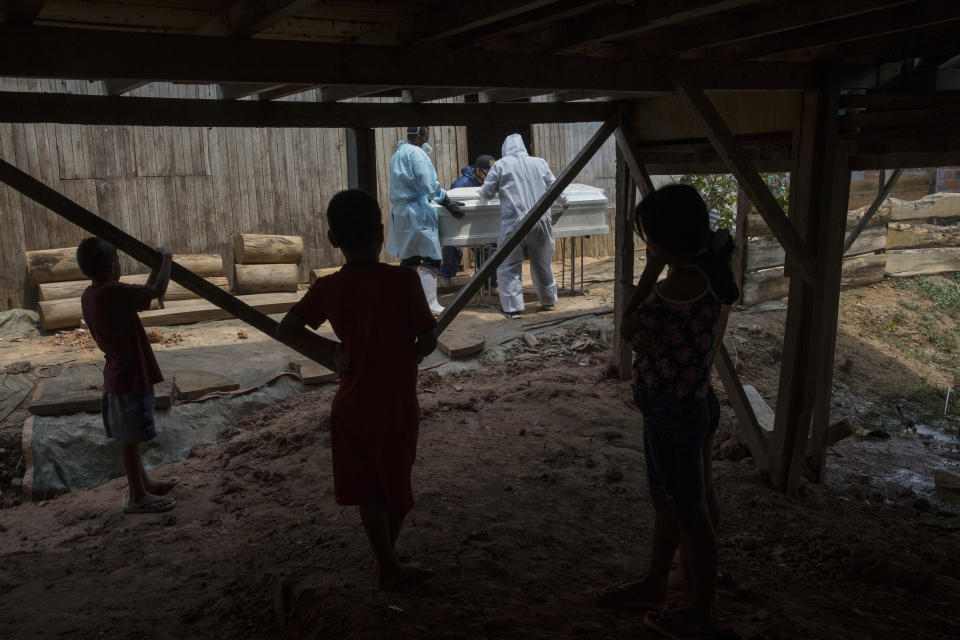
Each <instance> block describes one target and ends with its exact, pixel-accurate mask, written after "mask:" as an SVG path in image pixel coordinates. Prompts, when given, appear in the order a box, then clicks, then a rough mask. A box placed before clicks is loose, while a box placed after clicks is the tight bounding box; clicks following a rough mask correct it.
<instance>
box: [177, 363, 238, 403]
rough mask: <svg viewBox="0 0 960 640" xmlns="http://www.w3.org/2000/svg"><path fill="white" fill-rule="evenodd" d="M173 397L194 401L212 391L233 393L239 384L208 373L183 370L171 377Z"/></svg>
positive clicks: (217, 374)
mask: <svg viewBox="0 0 960 640" xmlns="http://www.w3.org/2000/svg"><path fill="white" fill-rule="evenodd" d="M172 378H173V389H174V395H175V396H176V397H177V399H178V400H181V401H187V400H195V399H197V398H199V397H200V396H204V395H206V394H208V393H213V392H214V391H235V390H236V389H239V388H240V385H239V383H237V382H234V381H233V380H231V379H230V378H228V377H226V376H223V375H220V374H219V373H213V372H210V371H195V370H183V371H175V372H174V373H173V375H172Z"/></svg>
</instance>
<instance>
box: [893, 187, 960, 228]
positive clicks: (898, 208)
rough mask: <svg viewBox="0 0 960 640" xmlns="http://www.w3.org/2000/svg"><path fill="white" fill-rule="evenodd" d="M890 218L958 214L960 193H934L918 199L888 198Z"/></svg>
mask: <svg viewBox="0 0 960 640" xmlns="http://www.w3.org/2000/svg"><path fill="white" fill-rule="evenodd" d="M889 203H890V209H891V210H890V220H891V221H894V222H901V221H904V220H924V219H927V218H953V217H956V216H960V193H934V194H932V195H929V196H924V197H923V198H921V199H919V200H912V201H905V200H899V199H897V198H890V200H889Z"/></svg>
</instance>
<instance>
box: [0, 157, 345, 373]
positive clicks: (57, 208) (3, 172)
mask: <svg viewBox="0 0 960 640" xmlns="http://www.w3.org/2000/svg"><path fill="white" fill-rule="evenodd" d="M0 181H2V182H4V183H6V184H8V185H10V186H11V187H13V188H14V189H16V190H17V191H20V192H21V193H22V194H24V195H26V196H27V197H30V198H32V199H33V200H35V201H37V202H38V203H40V204H42V205H44V206H45V207H47V208H49V209H51V210H52V211H54V213H57V214H58V215H60V216H63V217H64V218H67V219H68V220H70V221H71V222H73V223H74V224H77V225H78V226H80V227H82V228H84V229H85V230H86V231H88V232H89V233H91V234H94V235H97V236H99V237H101V238H103V239H105V240H107V241H108V242H111V243H112V244H113V245H114V246H116V247H117V248H118V249H120V250H122V251H125V252H126V253H128V254H129V255H130V256H131V257H133V258H134V259H136V260H139V261H140V262H142V263H144V264H146V265H147V266H149V267H151V268H159V266H160V262H161V256H160V254H159V253H158V252H157V251H156V250H154V249H152V248H150V247H148V246H147V245H145V244H143V243H142V242H140V241H139V240H137V239H136V238H133V237H132V236H130V235H128V234H127V233H124V232H123V231H121V230H120V229H117V228H116V227H114V226H113V225H111V224H109V223H108V222H106V221H104V220H102V219H101V218H98V217H97V216H96V215H94V214H92V213H90V212H89V211H87V210H86V209H84V208H83V207H81V206H79V205H78V204H76V203H75V202H73V201H71V200H69V199H67V198H65V197H64V196H62V195H61V194H59V193H57V192H56V191H54V190H53V189H51V188H50V187H48V186H46V185H44V184H43V183H41V182H39V181H37V180H35V179H34V178H31V177H30V176H29V175H27V174H25V173H24V172H22V171H20V170H19V169H17V168H16V167H14V166H13V165H11V164H10V163H8V162H5V161H3V160H0ZM171 279H172V280H173V281H174V282H177V283H179V284H182V285H183V286H184V287H186V288H187V289H190V290H191V291H194V292H195V293H197V294H198V295H200V296H201V297H203V298H205V299H207V300H210V301H211V302H212V303H214V304H216V305H218V306H219V307H220V308H222V309H224V310H225V311H226V312H227V313H228V314H232V315H235V316H236V317H237V318H239V319H241V320H243V321H244V322H246V323H247V324H249V325H251V326H253V327H255V328H257V329H259V330H261V331H263V332H264V333H266V334H267V335H268V336H270V337H274V338H275V337H276V334H277V327H278V323H277V321H275V320H273V319H272V318H270V317H268V316H266V315H265V313H264V312H262V311H261V310H257V309H255V308H253V307H252V306H251V305H249V304H247V303H246V302H244V301H243V300H240V299H238V298H235V297H233V296H231V295H230V294H229V293H227V292H225V291H223V290H222V289H220V288H219V287H216V286H215V285H213V284H211V283H209V282H207V281H206V280H204V279H203V278H202V277H200V276H198V275H196V274H194V273H191V272H190V271H188V270H187V269H185V268H184V267H183V266H181V265H180V264H178V263H177V262H176V261H174V263H173V267H172V269H171ZM270 295H283V294H270ZM288 295H293V296H296V294H288ZM274 301H275V303H274V304H267V303H266V301H264V302H263V303H262V304H263V305H265V306H264V307H261V309H263V308H266V309H271V310H269V311H266V313H278V312H280V311H285V310H286V309H287V308H289V306H287V307H286V308H284V307H283V305H282V304H280V300H279V299H274ZM291 304H292V303H291ZM273 309H275V310H273ZM304 355H306V356H308V357H313V355H314V354H304ZM321 364H324V365H326V366H330V365H332V364H333V363H332V362H329V363H328V362H321Z"/></svg>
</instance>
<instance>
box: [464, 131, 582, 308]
mask: <svg viewBox="0 0 960 640" xmlns="http://www.w3.org/2000/svg"><path fill="white" fill-rule="evenodd" d="M555 180H556V178H555V177H554V175H553V172H551V171H550V167H549V166H548V165H547V162H546V160H544V159H543V158H536V157H533V156H530V155H528V154H527V148H526V147H525V146H524V144H523V138H522V137H520V134H517V133H514V134H512V135H509V136H507V139H506V140H505V141H504V143H503V157H502V158H500V159H499V160H497V161H496V162H495V163H493V166H492V167H490V171H489V172H488V173H487V177H486V179H485V180H484V182H483V186H482V187H480V199H481V200H492V199H493V198H495V197H497V196H498V195H499V197H500V239H499V242H498V244H499V245H500V246H503V243H504V241H505V240H506V239H507V237H508V236H509V235H510V234H511V233H512V232H513V231H514V229H516V228H517V227H519V226H520V223H521V222H522V221H523V219H524V217H525V216H526V215H527V213H529V211H530V210H531V209H533V206H534V205H535V204H536V203H537V200H539V199H540V196H542V195H543V194H544V192H545V191H546V190H547V188H548V187H549V186H550V185H551V184H553V183H554V181H555ZM560 200H561V204H564V205H565V203H566V199H565V198H564V197H563V196H561V198H560ZM554 247H555V243H554V239H553V224H552V222H551V219H550V213H549V212H547V213H546V214H544V215H543V216H542V217H541V218H540V220H539V221H538V222H537V223H536V224H535V225H534V226H533V228H532V229H531V230H530V232H529V233H528V234H527V235H526V237H525V238H524V239H523V241H522V242H521V243H520V244H519V245H517V247H515V248H514V250H513V251H511V252H510V254H509V255H508V256H507V258H506V259H505V260H504V261H503V262H502V263H501V264H500V267H499V268H498V269H497V284H498V286H499V292H500V309H501V311H502V312H503V314H504V315H505V316H507V317H508V318H519V317H520V313H521V312H522V311H523V308H524V306H523V284H522V282H521V276H522V265H523V252H524V249H526V252H527V254H528V255H529V257H530V275H531V277H532V279H533V287H534V289H535V290H536V292H537V299H538V300H539V301H540V306H541V308H542V309H544V310H550V309H553V308H554V307H555V306H556V304H557V282H556V280H554V279H553V268H552V267H551V265H550V260H551V257H552V256H553V250H554Z"/></svg>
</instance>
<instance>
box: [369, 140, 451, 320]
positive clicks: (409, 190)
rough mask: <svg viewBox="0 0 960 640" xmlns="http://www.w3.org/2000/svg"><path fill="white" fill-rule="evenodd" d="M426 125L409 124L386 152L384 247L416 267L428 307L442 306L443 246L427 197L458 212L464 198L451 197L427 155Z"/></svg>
mask: <svg viewBox="0 0 960 640" xmlns="http://www.w3.org/2000/svg"><path fill="white" fill-rule="evenodd" d="M432 149H433V148H432V147H431V146H430V127H426V126H422V125H421V126H417V127H408V128H407V142H404V141H402V140H400V141H399V142H397V150H396V152H394V154H393V156H392V157H391V158H390V206H391V211H390V230H389V231H388V233H387V245H386V250H387V251H388V252H389V253H390V254H392V255H394V256H396V257H397V258H400V264H401V265H403V266H405V267H412V268H414V269H417V268H419V271H420V284H421V286H423V293H424V295H426V297H427V303H428V304H429V305H430V311H432V312H433V313H434V314H435V315H439V314H440V313H442V312H443V307H442V306H440V303H439V302H438V301H437V272H438V271H439V270H440V264H441V252H440V251H441V250H440V234H439V220H438V218H437V212H436V210H435V209H434V208H433V207H431V206H430V200H432V201H434V202H436V203H437V204H439V205H442V206H443V207H444V208H446V209H447V211H449V212H450V215H452V216H454V217H455V218H462V217H463V216H464V213H463V208H462V207H463V203H462V202H452V201H451V200H450V198H448V197H447V192H446V191H444V190H443V188H442V187H441V186H440V182H439V181H438V180H437V170H436V169H435V168H434V166H433V163H432V162H431V161H430V157H429V156H428V154H429V153H430V152H431V151H432Z"/></svg>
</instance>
